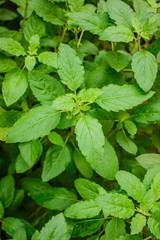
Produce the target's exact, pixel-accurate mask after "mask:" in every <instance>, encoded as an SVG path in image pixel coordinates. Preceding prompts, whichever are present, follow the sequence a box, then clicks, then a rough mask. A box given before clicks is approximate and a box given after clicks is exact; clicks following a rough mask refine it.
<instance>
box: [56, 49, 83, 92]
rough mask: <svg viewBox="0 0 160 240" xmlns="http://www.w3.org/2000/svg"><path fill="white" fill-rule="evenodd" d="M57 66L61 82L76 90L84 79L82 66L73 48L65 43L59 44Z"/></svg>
mask: <svg viewBox="0 0 160 240" xmlns="http://www.w3.org/2000/svg"><path fill="white" fill-rule="evenodd" d="M58 68H59V70H58V74H59V76H60V78H61V82H62V83H63V84H65V85H67V86H68V88H69V89H71V90H72V91H76V89H77V88H79V87H80V85H81V84H82V82H83V80H84V68H83V66H82V63H81V60H80V59H79V57H77V55H76V52H75V50H73V49H72V48H71V47H69V46H68V45H66V44H61V46H60V48H59V54H58Z"/></svg>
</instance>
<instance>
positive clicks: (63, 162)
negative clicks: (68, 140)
mask: <svg viewBox="0 0 160 240" xmlns="http://www.w3.org/2000/svg"><path fill="white" fill-rule="evenodd" d="M70 161H71V156H70V152H69V150H68V148H67V146H65V145H64V146H63V147H60V146H53V147H51V148H49V149H48V151H47V153H46V157H45V160H44V164H43V171H42V181H43V182H47V181H49V180H50V179H52V178H55V177H56V176H58V175H59V174H60V173H62V172H63V171H64V170H65V169H66V168H67V166H68V164H69V163H70Z"/></svg>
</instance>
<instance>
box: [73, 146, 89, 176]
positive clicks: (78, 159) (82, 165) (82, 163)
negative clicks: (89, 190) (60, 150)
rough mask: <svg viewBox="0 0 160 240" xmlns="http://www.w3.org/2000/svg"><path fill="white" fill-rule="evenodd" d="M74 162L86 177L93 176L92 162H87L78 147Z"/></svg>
mask: <svg viewBox="0 0 160 240" xmlns="http://www.w3.org/2000/svg"><path fill="white" fill-rule="evenodd" d="M74 163H75V165H76V167H77V168H78V170H79V172H80V173H81V174H82V175H83V176H84V177H86V178H91V177H92V176H93V170H92V168H91V166H90V164H89V163H88V162H87V160H86V159H85V157H84V156H83V155H82V153H81V152H80V150H79V149H78V148H76V149H75V151H74Z"/></svg>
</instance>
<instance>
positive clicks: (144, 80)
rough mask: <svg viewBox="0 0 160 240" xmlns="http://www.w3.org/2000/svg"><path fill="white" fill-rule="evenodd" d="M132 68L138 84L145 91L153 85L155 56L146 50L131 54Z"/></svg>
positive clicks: (155, 64)
mask: <svg viewBox="0 0 160 240" xmlns="http://www.w3.org/2000/svg"><path fill="white" fill-rule="evenodd" d="M132 69H133V72H134V74H135V79H136V81H137V83H138V85H139V86H140V87H141V88H142V89H143V90H144V91H145V92H147V91H148V90H150V89H151V87H152V86H153V83H154V81H155V79H156V75H157V70H158V67H157V63H156V61H155V56H154V55H153V54H152V53H150V52H148V51H139V52H136V53H135V54H134V55H133V58H132Z"/></svg>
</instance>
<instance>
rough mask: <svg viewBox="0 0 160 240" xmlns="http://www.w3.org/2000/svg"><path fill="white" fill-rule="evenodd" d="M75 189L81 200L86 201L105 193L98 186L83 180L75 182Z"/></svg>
mask: <svg viewBox="0 0 160 240" xmlns="http://www.w3.org/2000/svg"><path fill="white" fill-rule="evenodd" d="M75 187H76V189H77V191H78V193H79V194H80V195H81V197H82V198H84V199H86V200H90V199H95V198H96V197H98V196H99V195H101V194H102V195H103V194H105V193H106V190H105V189H104V188H103V187H101V186H100V185H99V184H97V183H95V182H92V181H89V180H87V179H84V178H77V179H76V180H75Z"/></svg>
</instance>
